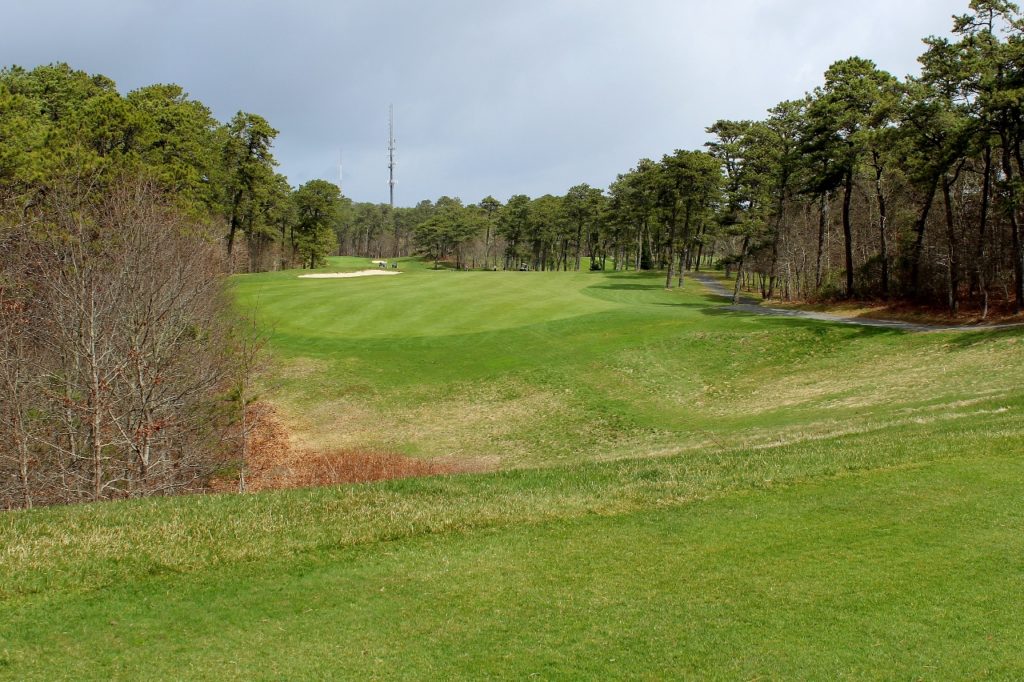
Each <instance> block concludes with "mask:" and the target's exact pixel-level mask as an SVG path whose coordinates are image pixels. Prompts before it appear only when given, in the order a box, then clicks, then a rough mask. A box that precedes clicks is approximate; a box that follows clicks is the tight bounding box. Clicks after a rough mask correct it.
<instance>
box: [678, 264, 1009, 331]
mask: <svg viewBox="0 0 1024 682" xmlns="http://www.w3.org/2000/svg"><path fill="white" fill-rule="evenodd" d="M692 276H693V277H694V278H695V279H697V280H698V281H699V282H700V283H701V284H703V285H704V286H705V287H706V288H707V289H708V290H709V291H710V292H711V293H713V294H715V295H717V296H724V297H725V298H728V299H730V300H732V290H731V289H728V288H726V287H725V286H723V285H722V283H721V282H719V281H718V280H717V279H715V278H713V277H709V276H708V275H703V274H700V273H694V274H693V275H692ZM740 300H741V301H743V302H742V303H738V304H736V305H729V306H725V308H724V310H735V311H737V312H743V313H751V314H752V315H772V316H775V317H795V318H802V319H805V320H819V321H821V322H836V323H838V324H855V325H859V326H861V327H882V328H885V329H898V330H901V331H908V332H963V331H988V330H991V329H1012V328H1014V327H1021V326H1024V323H1019V322H1018V323H1012V324H986V325H941V324H922V323H920V322H903V321H901V320H876V319H872V318H869V317H850V316H847V315H833V314H832V313H818V312H813V311H810V310H791V309H788V308H768V307H765V306H762V305H759V304H758V303H756V302H754V300H753V299H749V298H741V299H740Z"/></svg>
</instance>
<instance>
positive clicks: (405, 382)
mask: <svg viewBox="0 0 1024 682" xmlns="http://www.w3.org/2000/svg"><path fill="white" fill-rule="evenodd" d="M346 265H348V266H349V267H352V268H357V267H361V265H362V261H361V260H356V261H352V260H351V259H341V260H340V261H339V263H338V264H337V265H334V264H332V267H335V268H340V267H345V266H346ZM403 268H404V269H405V272H406V275H405V276H403V277H401V278H397V277H396V278H392V279H390V280H387V281H381V278H377V279H373V278H370V279H367V280H335V281H319V282H317V281H307V280H297V279H296V278H295V273H274V274H268V275H259V276H255V277H246V278H241V279H239V281H238V282H237V286H236V291H237V294H238V297H239V300H240V302H241V304H242V305H243V306H248V307H249V308H250V309H252V310H255V311H256V314H257V315H258V317H260V319H261V320H263V321H264V324H265V325H266V326H267V328H269V329H272V330H273V335H272V337H271V343H270V348H271V350H272V353H273V355H274V361H275V366H276V367H277V368H278V369H277V370H276V371H275V372H274V373H273V374H272V375H271V376H269V377H268V379H267V386H266V393H267V394H269V395H271V396H273V399H274V400H275V402H277V404H278V406H279V408H280V409H281V411H282V413H283V414H284V415H285V416H286V417H287V418H288V421H289V424H290V426H291V427H292V428H293V430H294V433H295V437H296V438H297V439H298V440H299V441H301V442H303V443H307V444H310V445H311V446H313V447H316V448H323V449H338V448H340V449H362V448H369V449H378V450H386V451H393V452H396V453H400V454H404V455H410V456H415V457H422V458H426V459H432V458H437V457H445V458H456V459H457V458H459V457H464V458H466V459H469V460H479V459H480V458H481V457H483V458H487V460H488V461H494V462H497V463H498V464H499V465H500V466H502V467H504V468H516V467H524V466H526V467H532V466H546V465H560V464H564V463H569V462H581V461H593V460H607V459H611V458H615V457H622V456H626V457H635V456H643V455H645V454H649V455H657V454H660V453H663V452H664V451H665V450H666V449H668V450H672V449H678V448H682V447H694V448H701V447H705V446H707V445H709V444H717V445H727V446H751V445H758V444H769V443H773V442H779V441H780V439H782V440H784V441H789V440H792V439H794V438H797V437H801V435H802V434H806V433H812V434H828V433H830V432H834V431H839V432H848V431H851V430H857V429H864V428H874V427H876V426H880V425H883V424H891V423H893V421H894V420H904V421H909V420H911V419H914V418H917V416H918V415H917V414H916V413H917V412H919V411H921V410H925V411H927V410H930V409H935V408H936V407H938V406H943V405H949V406H953V405H955V404H956V403H958V402H960V401H962V400H965V399H966V400H973V399H976V398H979V397H985V396H998V395H1009V394H1013V393H1014V392H1015V391H1016V390H1017V387H1019V386H1020V385H1021V383H1022V381H1024V343H1020V339H1021V338H1022V336H1024V333H1022V330H1010V331H1005V332H977V333H970V332H967V333H960V334H929V335H913V334H907V333H903V332H896V331H892V330H881V329H868V328H856V327H853V328H851V327H848V326H843V325H829V324H822V323H818V322H813V321H804V320H792V319H765V318H756V319H755V318H754V317H752V316H744V315H741V314H735V313H722V312H721V311H720V310H719V307H718V304H720V303H721V301H719V300H718V299H716V298H715V297H711V296H707V295H706V294H705V293H704V291H703V289H702V288H701V287H700V285H699V284H698V283H697V282H693V281H691V282H689V283H688V285H687V287H686V289H685V290H684V291H674V292H666V291H665V290H664V289H663V288H662V282H663V280H662V279H661V277H660V276H659V275H657V274H654V275H638V274H635V273H629V274H616V273H519V272H509V273H504V272H452V271H437V272H435V271H431V270H429V269H427V268H425V267H424V266H423V264H418V263H416V262H414V261H413V262H403ZM993 365H996V366H998V367H999V368H1000V369H999V371H998V372H996V373H993V372H991V371H990V368H991V367H992V366H993Z"/></svg>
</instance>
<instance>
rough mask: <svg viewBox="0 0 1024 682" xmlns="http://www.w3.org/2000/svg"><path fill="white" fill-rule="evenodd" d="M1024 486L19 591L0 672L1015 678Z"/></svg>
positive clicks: (882, 496) (836, 497)
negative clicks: (58, 591) (42, 596)
mask: <svg viewBox="0 0 1024 682" xmlns="http://www.w3.org/2000/svg"><path fill="white" fill-rule="evenodd" d="M1022 477H1024V459H1022V458H1020V457H1018V456H1014V457H1004V456H999V455H990V456H987V457H969V458H967V459H960V458H954V459H951V460H946V461H943V462H936V463H930V464H924V465H920V466H914V467H911V468H909V469H907V468H890V469H883V470H876V471H868V472H861V473H858V474H854V475H849V476H844V477H841V478H831V479H825V480H818V481H806V482H804V483H802V484H800V485H797V486H793V487H784V488H781V489H777V490H770V491H747V492H737V493H732V494H729V495H726V496H725V497H721V498H718V499H713V500H709V501H705V502H699V503H696V504H691V505H687V506H684V507H680V508H675V509H669V510H646V511H641V512H636V513H631V514H624V515H618V516H613V517H607V516H593V515H588V516H585V517H580V518H576V519H572V520H563V521H553V522H547V523H544V524H541V525H535V526H530V525H526V526H524V525H514V526H511V527H503V528H493V529H491V530H487V531H474V532H469V533H458V534H454V535H441V536H428V537H424V538H411V539H409V540H403V541H398V542H390V543H383V544H374V545H371V546H368V547H361V548H353V549H349V550H341V551H338V550H331V549H323V550H320V551H318V552H315V553H312V554H305V555H302V556H300V557H296V558H294V559H292V560H289V561H271V562H268V563H265V564H260V565H246V564H240V565H234V566H230V567H226V568H225V569H223V570H215V571H203V572H201V573H198V574H193V575H187V576H174V575H170V576H155V577H151V578H149V579H146V580H142V581H133V582H131V583H128V584H127V585H123V584H119V585H115V586H112V587H110V588H108V589H107V590H104V592H103V593H102V594H101V595H88V594H79V595H69V596H68V597H67V598H64V599H61V600H59V601H58V600H49V599H47V600H40V601H36V602H29V603H25V602H22V603H19V604H18V605H17V606H16V607H15V608H13V609H10V610H9V611H8V613H9V614H10V618H9V620H8V621H7V622H6V623H5V624H4V625H0V632H2V633H4V640H5V642H6V643H7V647H8V648H7V650H6V654H4V655H5V657H6V664H5V665H6V667H0V675H3V674H4V671H10V672H16V673H17V676H18V677H19V678H20V679H47V678H49V677H52V675H53V674H54V673H55V671H59V672H60V674H62V675H64V674H66V675H69V676H72V677H75V678H77V679H104V678H108V679H109V678H115V679H116V678H121V679H131V678H137V677H139V676H144V677H163V678H166V677H174V678H176V679H242V678H245V679H281V678H288V679H296V678H318V677H338V676H343V677H358V678H394V677H403V678H416V679H451V678H453V677H466V676H469V677H481V676H496V677H502V678H522V677H527V676H529V675H539V676H541V677H542V678H545V679H570V678H572V679H575V678H580V677H609V676H611V677H617V678H621V677H627V678H643V679H652V678H666V677H680V676H692V677H701V678H716V679H736V678H741V679H752V678H756V677H762V676H765V677H772V678H786V679H821V678H836V677H853V678H858V679H863V678H872V679H892V678H894V677H895V678H906V679H917V678H931V677H941V678H947V679H948V678H957V679H965V678H994V679H1011V678H1014V677H1017V676H1019V675H1021V674H1024V656H1022V653H1021V652H1022V651H1024V649H1022V647H1021V644H1024V627H1022V625H1021V622H1020V619H1019V611H1018V607H1019V595H1020V588H1021V584H1022V582H1024V560H1022V559H1021V557H1022V556H1024V534H1022V533H1021V532H1020V530H1021V528H1022V527H1024V511H1022V508H1021V507H1020V505H1018V504H1016V502H1017V501H1018V499H1019V482H1020V480H1022ZM58 624H59V625H58ZM12 647H13V648H12Z"/></svg>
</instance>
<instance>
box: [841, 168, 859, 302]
mask: <svg viewBox="0 0 1024 682" xmlns="http://www.w3.org/2000/svg"><path fill="white" fill-rule="evenodd" d="M852 198H853V169H852V168H851V169H849V170H847V172H846V181H845V184H844V186H843V242H844V245H845V248H846V298H853V297H854V296H856V294H857V292H856V290H855V289H854V283H853V225H852V223H851V221H850V200H851V199H852Z"/></svg>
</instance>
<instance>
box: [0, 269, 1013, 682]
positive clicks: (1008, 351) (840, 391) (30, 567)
mask: <svg viewBox="0 0 1024 682" xmlns="http://www.w3.org/2000/svg"><path fill="white" fill-rule="evenodd" d="M361 267H362V263H361V262H356V261H354V260H342V261H338V262H335V263H332V269H349V270H352V269H360V268H361ZM403 270H404V272H403V274H402V275H401V276H400V277H392V278H366V279H347V280H325V281H308V280H297V279H295V274H296V273H294V272H293V273H275V274H268V275H258V276H249V277H242V278H238V279H237V280H236V283H235V291H236V294H237V296H238V299H239V302H240V305H242V306H253V305H256V306H257V313H258V315H259V317H260V319H261V320H262V321H263V323H264V324H265V325H266V326H267V328H268V329H272V335H271V339H270V350H271V352H272V358H273V361H272V368H271V371H270V373H269V374H268V376H267V377H266V380H265V386H264V389H263V390H264V393H265V395H266V396H269V397H271V398H273V399H274V400H275V401H276V402H277V403H278V404H279V405H280V406H282V408H283V409H284V411H285V414H286V415H287V416H288V418H289V420H290V422H291V424H292V425H293V426H294V427H295V428H297V429H298V431H299V435H300V437H301V438H303V439H304V440H306V441H308V442H310V443H312V444H318V445H322V446H325V447H330V446H350V447H375V448H376V447H386V448H389V449H393V450H397V451H400V452H405V453H407V454H412V455H416V456H425V457H430V456H438V455H444V456H448V457H454V458H466V459H477V458H481V457H487V458H489V459H488V460H487V461H491V462H493V463H494V464H495V466H497V467H498V470H497V471H495V472H492V473H481V474H473V475H463V476H452V477H437V478H426V479H413V480H404V481H392V482H385V483H377V484H367V485H356V486H343V487H336V488H325V489H318V490H308V491H285V492H276V493H265V494H259V495H248V496H232V495H219V496H202V497H188V498H176V499H154V500H140V501H133V502H126V503H116V504H100V505H87V506H78V507H69V508H59V509H41V510H33V511H31V512H18V513H8V514H4V515H2V516H0V576H2V578H0V613H2V615H3V618H0V678H5V679H18V680H28V679H41V680H42V679H56V678H74V679H111V678H115V679H139V678H162V679H166V678H175V679H309V678H313V679H322V678H349V679H363V678H371V679H372V678H380V679H393V678H405V679H425V678H430V679H453V678H465V677H474V678H479V677H500V678H517V679H521V678H529V677H531V676H533V677H535V678H538V679H570V678H609V677H611V678H623V677H624V678H639V679H665V678H679V677H684V678H686V677H689V678H699V679H703V678H718V679H761V678H767V679H791V678H801V679H822V678H839V677H846V678H857V679H860V678H869V679H892V678H898V679H1019V678H1021V677H1022V676H1024V653H1022V652H1024V625H1022V623H1021V620H1020V617H1019V611H1020V606H1021V598H1020V595H1021V594H1024V558H1022V557H1024V533H1022V530H1024V505H1022V504H1020V491H1021V483H1022V482H1024V457H1022V454H1024V453H1022V450H1021V445H1020V444H1021V442H1024V420H1022V419H1021V411H1022V410H1024V388H1022V386H1024V384H1022V382H1021V379H1022V378H1024V376H1022V374H1024V362H1022V361H1024V333H1021V332H1019V331H1009V332H998V333H987V334H986V333H955V334H954V333H942V334H927V335H911V334H903V333H897V332H891V331H880V330H868V329H858V328H850V327H844V326H838V325H824V324H819V323H813V322H803V321H794V320H775V319H768V318H763V317H747V316H742V315H736V314H727V313H722V312H721V311H719V310H716V307H717V303H712V302H711V300H710V299H707V298H705V297H704V296H703V295H702V293H701V292H700V291H699V290H697V289H696V288H693V289H688V290H687V291H686V292H685V293H679V292H671V293H670V292H665V291H663V290H662V289H661V287H660V282H659V280H658V279H657V278H656V277H654V276H644V275H636V274H629V275H615V274H612V273H586V274H572V273H486V272H471V273H465V272H451V271H442V272H431V271H428V270H427V268H426V267H425V266H424V265H422V264H419V263H415V262H408V263H404V264H403ZM354 321H358V323H357V324H356V323H354Z"/></svg>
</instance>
